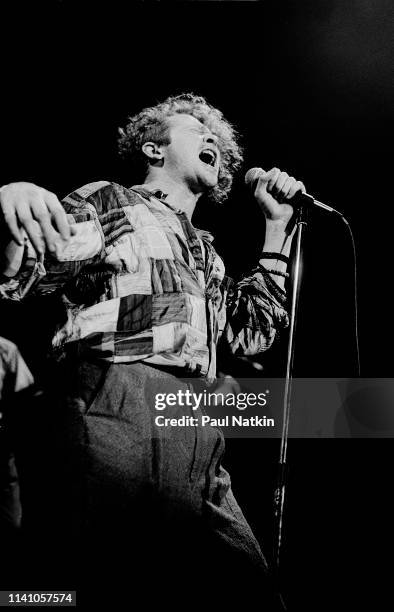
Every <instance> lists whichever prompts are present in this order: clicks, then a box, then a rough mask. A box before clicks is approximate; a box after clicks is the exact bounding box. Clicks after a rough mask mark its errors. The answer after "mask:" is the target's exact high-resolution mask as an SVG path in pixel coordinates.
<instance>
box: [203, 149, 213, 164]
mask: <svg viewBox="0 0 394 612" xmlns="http://www.w3.org/2000/svg"><path fill="white" fill-rule="evenodd" d="M200 159H201V161H203V162H204V163H208V164H209V165H210V166H214V165H215V162H216V155H215V153H214V152H213V151H211V150H210V149H204V150H203V151H201V153H200Z"/></svg>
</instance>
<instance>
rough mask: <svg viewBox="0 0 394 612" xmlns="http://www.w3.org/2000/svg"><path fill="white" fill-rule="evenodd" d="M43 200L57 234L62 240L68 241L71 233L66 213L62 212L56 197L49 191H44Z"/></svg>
mask: <svg viewBox="0 0 394 612" xmlns="http://www.w3.org/2000/svg"><path fill="white" fill-rule="evenodd" d="M44 200H45V204H46V206H47V209H48V210H49V212H50V214H51V217H52V222H53V223H54V225H55V227H56V229H57V231H58V232H59V234H60V235H61V237H62V238H63V240H66V241H68V240H69V239H70V235H71V233H70V225H69V223H68V220H67V214H66V211H65V210H64V208H63V206H62V205H61V203H60V202H59V200H58V198H57V197H56V195H55V194H54V193H52V192H51V191H45V194H44Z"/></svg>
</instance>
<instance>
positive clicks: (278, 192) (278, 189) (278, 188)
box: [272, 172, 289, 199]
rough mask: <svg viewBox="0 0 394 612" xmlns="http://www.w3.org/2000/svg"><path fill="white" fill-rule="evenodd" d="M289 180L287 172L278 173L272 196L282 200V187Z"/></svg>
mask: <svg viewBox="0 0 394 612" xmlns="http://www.w3.org/2000/svg"><path fill="white" fill-rule="evenodd" d="M288 178H289V175H288V174H287V172H280V173H279V174H278V176H277V178H276V181H275V184H274V186H273V188H272V194H273V195H275V196H277V197H278V198H279V199H282V198H283V191H282V190H283V187H284V185H285V183H286V181H287V179H288Z"/></svg>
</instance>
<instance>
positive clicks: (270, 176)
mask: <svg viewBox="0 0 394 612" xmlns="http://www.w3.org/2000/svg"><path fill="white" fill-rule="evenodd" d="M279 174H280V170H279V168H272V170H270V171H269V172H266V174H265V177H264V181H265V182H266V184H267V191H272V189H273V187H274V185H275V183H276V180H277V178H278V176H279Z"/></svg>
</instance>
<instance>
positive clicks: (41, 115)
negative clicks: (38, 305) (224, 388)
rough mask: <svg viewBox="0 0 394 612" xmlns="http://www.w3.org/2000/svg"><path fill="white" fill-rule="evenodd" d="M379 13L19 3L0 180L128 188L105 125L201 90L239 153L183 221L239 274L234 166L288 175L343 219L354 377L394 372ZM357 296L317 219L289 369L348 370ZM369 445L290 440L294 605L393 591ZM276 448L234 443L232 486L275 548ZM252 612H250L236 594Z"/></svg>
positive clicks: (337, 246) (382, 502) (288, 532)
mask: <svg viewBox="0 0 394 612" xmlns="http://www.w3.org/2000/svg"><path fill="white" fill-rule="evenodd" d="M1 12H2V13H4V9H2V11H1ZM392 22H393V9H392V3H391V2H390V1H389V0H376V1H372V0H369V1H368V0H351V1H348V2H341V1H339V0H329V1H324V0H314V1H312V0H304V1H301V2H296V1H290V0H287V1H284V2H274V1H268V2H135V3H134V4H133V5H132V4H131V3H130V4H128V3H117V2H113V3H108V4H100V3H90V2H86V3H82V2H80V3H76V2H69V1H66V0H64V1H63V2H61V1H54V2H47V3H43V2H38V1H37V2H34V3H32V4H30V5H28V4H26V5H25V4H23V3H20V2H14V3H13V6H12V8H10V9H9V11H7V13H6V14H5V13H4V14H3V15H2V23H3V28H2V29H3V32H2V37H1V46H2V79H1V89H2V95H1V98H2V115H1V150H2V163H1V183H2V184H5V183H9V182H12V181H18V180H25V181H31V182H34V183H36V184H38V185H42V186H44V187H46V188H47V189H50V190H52V191H53V192H55V193H56V194H57V195H58V196H59V197H63V196H65V195H66V194H67V193H68V192H70V191H72V190H73V189H75V188H77V187H79V186H81V185H83V184H85V183H90V182H92V181H97V180H103V179H105V180H110V181H115V182H119V183H120V184H123V185H132V184H133V177H132V176H130V173H129V172H128V168H127V167H126V165H125V164H124V163H123V162H121V161H120V160H119V158H118V155H117V149H116V138H117V128H118V126H122V125H124V123H125V122H126V119H127V117H128V116H129V115H132V114H134V113H135V112H137V111H138V110H140V109H141V108H142V107H144V106H148V105H153V104H155V103H156V102H157V101H160V100H162V99H164V98H165V97H166V96H168V95H171V94H176V93H181V92H186V91H193V92H194V93H197V94H201V95H203V96H205V97H206V98H207V99H208V100H209V101H210V102H211V103H212V104H213V105H214V106H217V107H218V108H220V109H221V110H222V111H223V113H224V115H225V116H226V117H227V118H228V119H229V120H230V121H232V122H233V123H234V124H235V125H236V126H237V127H238V130H239V132H240V133H241V134H242V136H243V144H244V147H245V164H244V170H243V173H241V174H240V176H239V177H238V180H237V181H236V183H235V185H234V190H233V194H232V196H231V198H230V200H229V201H228V202H227V203H226V204H224V205H221V206H217V207H212V205H208V204H207V203H204V202H203V201H202V200H201V202H200V209H199V210H198V211H197V214H196V217H195V218H194V223H195V225H196V226H197V227H201V228H204V229H207V230H210V231H211V232H212V233H213V234H214V235H215V246H216V249H217V250H218V252H219V253H220V254H221V255H222V256H223V259H224V261H225V263H226V267H227V273H228V274H230V275H231V276H234V277H236V276H237V274H239V273H240V272H241V271H243V270H245V269H248V268H249V267H251V266H252V265H253V264H254V262H255V261H256V258H257V254H258V251H259V249H261V246H262V241H263V237H264V218H263V217H262V214H261V212H260V211H259V210H258V206H257V204H256V203H255V201H254V200H253V198H252V196H251V194H250V193H248V191H247V190H246V188H245V186H244V184H243V177H244V174H245V172H246V170H247V169H248V168H251V167H254V166H260V167H262V168H265V169H269V168H272V167H274V166H277V167H279V168H281V169H283V170H286V171H287V172H288V173H289V174H291V175H294V176H296V177H297V178H299V179H300V180H302V181H303V182H304V183H305V185H306V189H307V191H308V193H311V194H313V195H314V196H316V198H317V199H319V200H321V201H323V202H326V203H327V204H330V205H331V206H333V207H335V208H336V209H338V210H340V211H341V212H343V214H344V215H345V216H346V218H347V219H348V220H349V222H350V224H351V227H352V229H353V232H354V237H355V242H356V249H357V267H358V287H357V291H358V298H357V302H358V317H359V319H358V329H359V343H360V358H361V376H362V377H364V378H371V379H372V378H384V377H386V378H391V377H392V376H393V373H392V372H393V370H392V355H391V353H392V346H393V341H394V338H393V329H394V326H393V323H392V312H391V307H390V303H391V297H390V284H391V280H390V270H391V265H392V228H393V221H394V213H393V206H392V197H391V163H392V159H391V158H392V155H391V153H390V151H391V143H392V137H393V133H392V127H393V112H394V111H393V108H394V104H393V102H394V88H393V79H392V65H393V59H394V57H393V53H394V48H393V43H392V39H393V29H392ZM354 294H355V287H354V261H353V254H352V248H351V242H350V238H349V233H348V232H347V230H346V227H345V225H344V224H342V223H341V222H340V220H339V219H338V218H337V217H335V216H332V215H330V214H329V213H325V212H323V211H319V210H313V211H311V214H310V217H309V227H308V232H307V236H306V241H305V250H304V265H303V281H302V295H301V305H300V315H299V324H298V329H297V336H296V353H295V365H294V374H295V376H297V377H307V378H315V377H316V378H328V377H333V378H352V377H356V376H357V353H356V337H355V297H354ZM18 306H19V305H18V304H16V305H15V307H16V308H15V309H11V308H9V305H7V308H6V309H5V310H3V314H2V320H1V325H0V334H1V335H3V336H7V337H9V338H10V339H12V340H14V341H16V342H17V343H18V344H19V345H20V346H21V348H23V350H24V354H25V355H26V360H27V362H28V363H29V365H31V368H32V369H33V372H34V369H35V368H36V367H37V365H39V363H40V349H39V350H38V355H37V346H38V344H40V342H41V343H42V335H41V332H40V331H39V329H38V327H39V325H38V320H39V319H40V317H43V318H45V317H46V316H47V314H45V313H44V314H43V313H42V312H41V311H40V312H36V311H34V310H33V313H32V312H31V311H30V313H29V316H28V317H27V316H24V317H23V321H21V319H20V318H19V317H18V316H15V312H19V310H21V309H20V308H18ZM22 308H23V307H22ZM10 310H12V311H13V313H14V316H13V317H11V314H10ZM11 318H13V323H12V324H11ZM285 340H286V339H285V338H283V339H282V343H281V344H280V346H279V347H277V348H276V349H275V350H274V351H273V352H272V354H270V353H269V352H268V353H267V354H266V355H264V358H260V357H259V358H258V360H259V361H260V362H261V363H262V365H263V367H264V368H265V372H266V375H270V376H280V375H282V374H283V367H282V365H281V364H283V363H284V359H285ZM37 343H38V344H37ZM38 369H39V368H38ZM37 374H39V372H37ZM235 374H237V372H236V371H235ZM248 375H249V374H248V373H245V372H244V371H243V372H242V373H241V376H243V377H247V376H248ZM371 401H373V400H371ZM393 404H394V402H393ZM380 433H381V432H380ZM375 434H376V435H375ZM366 438H368V439H351V435H350V436H349V437H348V438H347V439H334V438H331V439H324V436H323V437H322V438H318V436H316V437H315V438H312V439H302V438H297V439H294V438H292V439H290V441H289V457H288V459H289V472H288V489H287V498H286V508H285V526H284V544H283V556H282V591H283V595H284V599H285V601H286V603H287V606H288V610H295V609H299V610H321V609H327V608H328V609H332V608H333V607H334V606H336V607H337V608H338V609H344V610H345V609H349V610H356V609H357V608H358V607H359V606H361V605H362V604H364V605H370V606H373V608H374V609H376V610H380V609H385V606H386V605H387V604H388V602H389V601H390V599H391V593H390V582H389V578H390V574H391V572H390V569H391V568H390V565H391V563H390V561H388V562H387V561H386V560H385V559H384V558H385V557H388V558H389V559H390V552H391V549H392V543H393V542H392V526H391V520H392V516H393V511H394V507H393V503H392V501H391V500H392V496H391V495H390V488H391V486H390V483H391V471H392V467H391V456H392V452H393V449H394V446H393V440H392V439H391V436H388V438H387V439H383V437H382V436H380V435H379V431H376V430H374V428H373V427H372V429H371V430H370V433H369V434H368V435H366ZM279 445H280V440H279V439H265V440H263V439H231V440H228V447H227V461H226V467H227V468H228V469H229V471H230V473H231V475H232V482H233V489H234V492H235V495H236V496H237V498H238V500H239V502H240V505H241V506H242V508H243V510H244V512H245V514H246V516H247V518H248V519H249V521H250V523H251V525H252V527H253V528H254V530H255V533H256V535H257V536H258V538H259V539H260V541H261V543H262V548H263V551H264V552H265V553H266V554H267V556H268V557H270V555H271V544H272V499H273V490H274V488H275V480H276V462H277V459H278V456H279ZM1 588H2V589H6V588H7V585H6V584H4V585H3V584H2V585H1ZM245 607H246V608H247V609H258V604H256V603H253V604H252V602H248V597H247V593H245Z"/></svg>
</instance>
